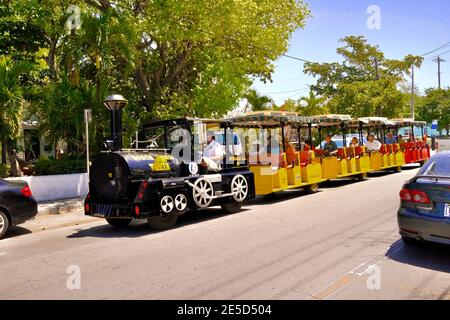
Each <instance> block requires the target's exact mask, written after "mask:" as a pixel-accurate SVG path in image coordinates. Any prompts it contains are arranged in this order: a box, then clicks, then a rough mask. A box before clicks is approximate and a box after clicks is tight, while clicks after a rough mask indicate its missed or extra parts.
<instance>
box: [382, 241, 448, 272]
mask: <svg viewBox="0 0 450 320" xmlns="http://www.w3.org/2000/svg"><path fill="white" fill-rule="evenodd" d="M386 256H387V257H388V258H389V259H391V260H394V261H397V262H400V263H404V264H409V265H412V266H415V267H419V268H424V269H428V270H434V271H441V272H446V273H450V246H446V245H441V244H437V243H418V244H417V245H411V246H406V245H405V244H404V243H403V241H402V240H398V241H397V242H396V243H394V244H393V245H392V246H391V248H390V249H389V250H388V251H387V252H386Z"/></svg>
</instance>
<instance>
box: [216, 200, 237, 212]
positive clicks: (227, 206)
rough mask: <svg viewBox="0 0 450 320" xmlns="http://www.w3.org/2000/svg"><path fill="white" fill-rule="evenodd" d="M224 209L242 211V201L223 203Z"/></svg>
mask: <svg viewBox="0 0 450 320" xmlns="http://www.w3.org/2000/svg"><path fill="white" fill-rule="evenodd" d="M221 207H222V210H224V211H225V212H227V213H237V212H239V211H241V208H242V202H236V201H230V202H228V203H224V204H222V205H221Z"/></svg>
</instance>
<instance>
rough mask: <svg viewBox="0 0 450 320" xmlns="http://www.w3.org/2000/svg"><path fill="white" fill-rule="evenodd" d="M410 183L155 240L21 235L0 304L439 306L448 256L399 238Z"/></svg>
mask: <svg viewBox="0 0 450 320" xmlns="http://www.w3.org/2000/svg"><path fill="white" fill-rule="evenodd" d="M416 172H417V168H409V169H405V170H404V171H402V172H401V173H398V174H394V173H375V174H372V175H371V177H370V179H369V180H368V181H365V182H356V181H352V180H341V181H333V182H329V183H326V184H325V185H323V187H322V188H321V191H320V192H318V193H317V194H314V195H306V194H304V192H303V191H301V190H296V191H291V192H285V193H281V194H278V195H276V197H275V198H274V199H271V200H270V201H266V200H264V199H262V198H260V199H256V200H254V201H252V202H250V203H248V204H247V205H246V206H245V208H244V210H243V211H242V212H240V213H237V214H229V215H225V214H223V212H222V211H221V210H220V209H218V208H212V209H208V210H204V211H199V212H196V213H191V214H189V215H186V216H185V217H183V218H182V219H181V221H180V222H179V224H178V226H177V228H175V229H172V230H169V231H164V232H157V231H152V230H150V229H149V228H148V227H147V225H146V224H142V223H141V224H134V225H132V226H131V227H130V228H129V229H126V230H116V229H113V228H112V227H110V226H108V225H107V224H106V223H105V222H104V221H102V220H93V222H91V223H86V224H83V225H79V226H69V227H64V228H59V229H56V230H47V231H44V232H38V233H26V232H24V233H23V234H18V235H15V236H12V237H9V238H7V239H4V240H2V241H0V274H1V275H2V276H1V277H0V299H19V298H20V299H91V298H93V299H113V298H114V299H450V273H449V272H450V249H449V248H448V247H445V246H440V245H420V246H417V247H405V246H404V244H403V242H402V241H401V240H400V237H399V235H398V230H397V221H396V210H397V207H398V204H399V197H398V192H399V190H400V188H401V186H402V184H403V182H404V181H405V180H407V179H409V178H411V177H412V176H413V175H414V174H415V173H416ZM79 214H80V215H82V212H80V213H79ZM74 268H75V269H74ZM74 270H77V271H74ZM78 271H79V277H78ZM74 274H76V276H77V278H76V281H77V282H76V283H78V284H80V288H79V289H77V287H76V286H75V288H74V286H71V285H70V284H71V283H74V282H73V279H74V278H73V276H74ZM78 280H80V281H79V282H78Z"/></svg>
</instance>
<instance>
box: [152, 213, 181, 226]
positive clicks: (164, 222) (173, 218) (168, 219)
mask: <svg viewBox="0 0 450 320" xmlns="http://www.w3.org/2000/svg"><path fill="white" fill-rule="evenodd" d="M177 221H178V215H176V214H173V213H172V214H166V215H160V216H153V217H149V218H147V223H148V225H149V226H150V227H151V228H152V229H155V230H167V229H170V228H172V227H173V226H174V225H175V224H176V223H177Z"/></svg>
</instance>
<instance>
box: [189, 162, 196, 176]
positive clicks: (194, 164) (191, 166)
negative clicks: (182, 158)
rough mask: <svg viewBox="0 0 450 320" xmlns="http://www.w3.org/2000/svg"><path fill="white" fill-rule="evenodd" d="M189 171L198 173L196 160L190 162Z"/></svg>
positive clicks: (193, 173)
mask: <svg viewBox="0 0 450 320" xmlns="http://www.w3.org/2000/svg"><path fill="white" fill-rule="evenodd" d="M189 173H190V174H192V175H195V174H197V173H198V165H197V164H196V163H195V162H191V163H189Z"/></svg>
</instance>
